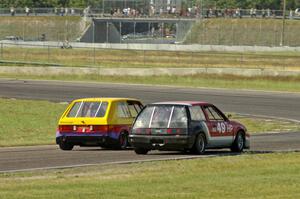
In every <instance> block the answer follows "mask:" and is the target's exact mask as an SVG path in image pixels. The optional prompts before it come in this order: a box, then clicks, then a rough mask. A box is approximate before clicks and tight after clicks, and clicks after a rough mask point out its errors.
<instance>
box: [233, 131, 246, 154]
mask: <svg viewBox="0 0 300 199" xmlns="http://www.w3.org/2000/svg"><path fill="white" fill-rule="evenodd" d="M244 148H245V135H244V133H243V132H238V133H237V135H236V137H235V140H234V142H233V144H232V146H231V151H232V152H237V153H241V152H243V150H244Z"/></svg>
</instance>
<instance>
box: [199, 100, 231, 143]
mask: <svg viewBox="0 0 300 199" xmlns="http://www.w3.org/2000/svg"><path fill="white" fill-rule="evenodd" d="M203 110H204V113H205V115H206V124H207V127H208V130H209V136H210V144H211V146H213V147H227V146H230V145H231V144H232V141H233V138H234V137H233V136H234V134H233V128H232V125H231V124H230V122H229V120H228V119H227V118H226V116H225V115H224V114H223V113H222V112H221V111H220V110H219V109H218V108H217V107H215V106H213V105H205V106H203Z"/></svg>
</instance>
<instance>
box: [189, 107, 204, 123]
mask: <svg viewBox="0 0 300 199" xmlns="http://www.w3.org/2000/svg"><path fill="white" fill-rule="evenodd" d="M189 110H190V114H191V120H195V121H201V120H205V115H204V113H203V110H202V109H201V107H200V106H191V107H189Z"/></svg>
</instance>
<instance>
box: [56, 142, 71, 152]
mask: <svg viewBox="0 0 300 199" xmlns="http://www.w3.org/2000/svg"><path fill="white" fill-rule="evenodd" d="M73 147H74V145H73V144H68V143H66V142H60V143H59V148H60V149H61V150H64V151H71V150H72V149H73Z"/></svg>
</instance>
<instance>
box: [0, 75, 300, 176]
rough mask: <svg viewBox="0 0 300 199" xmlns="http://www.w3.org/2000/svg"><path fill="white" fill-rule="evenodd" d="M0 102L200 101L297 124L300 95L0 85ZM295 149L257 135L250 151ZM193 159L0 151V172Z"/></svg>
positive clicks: (294, 140)
mask: <svg viewBox="0 0 300 199" xmlns="http://www.w3.org/2000/svg"><path fill="white" fill-rule="evenodd" d="M0 97H8V98H19V99H43V100H50V101H57V102H63V101H71V100H72V99H76V98H81V97H134V98H139V99H141V100H143V101H144V103H150V102H155V101H167V100H201V101H209V102H212V103H214V104H216V105H217V106H218V107H220V108H221V109H222V110H223V111H229V112H237V113H244V114H255V115H265V116H272V117H281V118H289V119H293V120H298V121H299V120H300V94H296V93H276V92H258V91H240V90H239V91H230V90H221V89H194V88H180V87H159V86H141V85H121V84H100V83H70V82H58V81H27V80H26V81H22V80H5V79H2V80H1V79H0ZM54 134H55V132H53V135H54ZM299 143H300V132H299V133H286V134H269V135H257V136H252V138H251V151H254V152H261V151H282V150H283V151H290V150H292V151H295V150H296V151H300V144H299ZM215 155H231V153H229V152H228V150H226V151H225V150H221V151H213V152H209V153H207V154H206V156H215ZM206 156H196V157H206ZM193 157H194V156H192V155H186V154H182V153H176V152H175V153H174V152H150V153H149V155H146V156H139V155H135V153H134V152H133V151H131V150H126V151H113V150H101V149H98V148H79V147H78V148H75V150H73V151H68V152H66V151H61V150H59V149H58V147H57V146H39V147H17V148H0V172H1V171H2V172H3V171H14V170H27V169H36V168H56V167H72V166H74V165H77V166H80V165H92V164H111V163H118V162H128V161H140V160H153V159H177V158H193Z"/></svg>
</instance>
